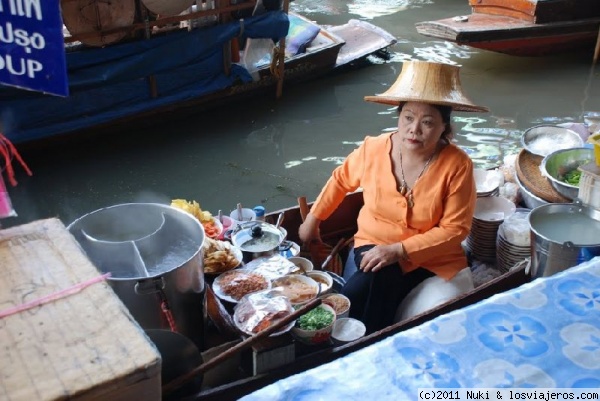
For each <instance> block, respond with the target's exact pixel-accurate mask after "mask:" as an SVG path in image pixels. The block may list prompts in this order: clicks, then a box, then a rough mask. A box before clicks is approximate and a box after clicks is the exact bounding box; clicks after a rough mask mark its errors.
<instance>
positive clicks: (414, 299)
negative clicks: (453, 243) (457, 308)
mask: <svg viewBox="0 0 600 401" xmlns="http://www.w3.org/2000/svg"><path fill="white" fill-rule="evenodd" d="M473 288H474V285H473V277H472V276H471V269H470V268H468V267H465V268H464V269H462V270H461V271H460V272H458V274H457V275H456V276H454V277H453V278H452V279H450V280H445V279H443V278H441V277H439V276H433V277H429V278H427V279H425V280H423V281H422V282H421V283H420V284H419V285H417V286H416V287H415V288H413V289H412V291H411V292H409V293H408V295H407V296H406V298H404V300H403V301H402V303H401V304H400V306H399V307H398V309H397V310H396V316H395V318H394V322H399V321H402V320H405V319H409V318H411V317H413V316H416V315H419V314H421V313H423V312H426V311H428V310H429V309H432V308H435V307H436V306H438V305H441V304H443V303H444V302H447V301H449V300H451V299H453V298H456V297H457V296H459V295H462V294H465V293H467V292H469V291H471V290H472V289H473Z"/></svg>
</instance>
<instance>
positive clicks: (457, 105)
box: [365, 95, 490, 112]
mask: <svg viewBox="0 0 600 401" xmlns="http://www.w3.org/2000/svg"><path fill="white" fill-rule="evenodd" d="M365 101H367V102H373V103H381V104H387V105H390V106H398V105H400V103H402V102H420V103H428V104H437V105H441V106H450V107H452V110H455V111H473V112H488V111H490V109H488V108H487V107H485V106H477V105H475V104H472V103H466V102H449V101H442V100H439V99H435V100H433V99H431V100H428V99H423V98H411V97H399V96H384V95H375V96H365Z"/></svg>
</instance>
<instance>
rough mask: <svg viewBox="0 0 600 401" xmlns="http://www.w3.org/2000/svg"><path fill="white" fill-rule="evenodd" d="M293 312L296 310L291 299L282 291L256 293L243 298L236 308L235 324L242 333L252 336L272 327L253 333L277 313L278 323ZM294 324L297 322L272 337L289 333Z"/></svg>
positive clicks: (234, 313)
mask: <svg viewBox="0 0 600 401" xmlns="http://www.w3.org/2000/svg"><path fill="white" fill-rule="evenodd" d="M293 312H294V308H293V307H292V304H291V303H290V301H289V299H287V298H286V297H285V296H283V295H282V293H281V292H280V291H276V290H272V289H271V290H266V291H259V292H254V293H252V294H248V295H246V296H245V297H243V298H242V299H241V300H240V302H239V303H238V304H237V305H236V306H235V309H234V312H233V322H234V324H235V325H236V327H237V328H238V330H240V331H241V332H242V333H244V334H247V335H249V336H252V335H255V334H257V333H259V332H260V331H263V330H266V329H267V328H268V327H270V324H268V325H266V326H265V327H264V328H263V329H262V330H258V331H256V332H255V331H253V329H254V328H255V327H257V326H258V324H259V323H261V322H262V321H263V320H264V319H271V318H273V317H274V314H275V313H279V314H280V316H279V317H277V318H276V319H275V320H274V321H276V320H279V319H281V318H283V317H284V316H286V315H289V314H291V313H293ZM270 323H272V322H270ZM294 323H295V321H291V322H290V323H289V324H288V325H286V326H284V327H283V328H281V329H280V330H278V331H276V332H275V333H272V334H271V336H278V335H280V334H283V333H285V332H287V331H289V330H290V329H291V328H292V327H293V326H294Z"/></svg>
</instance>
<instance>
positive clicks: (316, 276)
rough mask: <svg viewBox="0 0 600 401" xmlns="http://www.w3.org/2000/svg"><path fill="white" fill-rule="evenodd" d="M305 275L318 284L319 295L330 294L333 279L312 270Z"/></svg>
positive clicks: (323, 273) (321, 272)
mask: <svg viewBox="0 0 600 401" xmlns="http://www.w3.org/2000/svg"><path fill="white" fill-rule="evenodd" d="M306 275H307V276H308V277H310V278H312V279H313V280H315V281H316V282H317V284H319V294H328V293H330V292H331V288H332V287H333V278H332V277H331V276H330V275H329V274H327V273H326V272H324V271H319V270H312V271H309V272H307V273H306Z"/></svg>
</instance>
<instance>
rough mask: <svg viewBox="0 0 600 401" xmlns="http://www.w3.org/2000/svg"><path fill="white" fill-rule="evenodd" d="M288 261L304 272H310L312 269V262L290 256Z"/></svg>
mask: <svg viewBox="0 0 600 401" xmlns="http://www.w3.org/2000/svg"><path fill="white" fill-rule="evenodd" d="M288 260H289V261H290V262H292V263H293V264H295V265H296V266H298V267H300V268H301V269H302V270H304V272H310V271H312V270H313V269H314V265H313V262H311V261H310V260H308V259H306V258H303V257H301V256H292V257H291V258H288Z"/></svg>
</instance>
